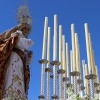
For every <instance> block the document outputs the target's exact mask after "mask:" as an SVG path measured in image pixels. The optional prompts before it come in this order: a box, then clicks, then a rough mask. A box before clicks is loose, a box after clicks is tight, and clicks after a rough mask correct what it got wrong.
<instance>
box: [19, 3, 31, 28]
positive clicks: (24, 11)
mask: <svg viewBox="0 0 100 100" xmlns="http://www.w3.org/2000/svg"><path fill="white" fill-rule="evenodd" d="M17 19H18V23H26V24H29V25H30V26H32V17H31V14H30V11H29V8H28V6H27V5H26V4H24V5H20V7H19V8H18V12H17Z"/></svg>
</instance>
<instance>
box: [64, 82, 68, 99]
mask: <svg viewBox="0 0 100 100" xmlns="http://www.w3.org/2000/svg"><path fill="white" fill-rule="evenodd" d="M63 83H64V100H66V99H67V98H66V81H64V82H63Z"/></svg>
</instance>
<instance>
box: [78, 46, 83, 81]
mask: <svg viewBox="0 0 100 100" xmlns="http://www.w3.org/2000/svg"><path fill="white" fill-rule="evenodd" d="M78 66H79V72H80V79H82V73H81V66H80V46H79V45H78Z"/></svg>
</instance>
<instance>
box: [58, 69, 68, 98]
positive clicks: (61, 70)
mask: <svg viewBox="0 0 100 100" xmlns="http://www.w3.org/2000/svg"><path fill="white" fill-rule="evenodd" d="M65 72H66V71H65V70H63V69H59V70H57V73H58V74H59V99H62V98H63V97H62V80H63V74H64V73H65Z"/></svg>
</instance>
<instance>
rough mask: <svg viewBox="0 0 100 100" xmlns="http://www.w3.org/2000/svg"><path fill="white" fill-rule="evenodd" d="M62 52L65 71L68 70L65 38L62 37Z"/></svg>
mask: <svg viewBox="0 0 100 100" xmlns="http://www.w3.org/2000/svg"><path fill="white" fill-rule="evenodd" d="M62 51H63V62H62V63H63V69H64V70H66V68H65V36H64V35H62Z"/></svg>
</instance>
